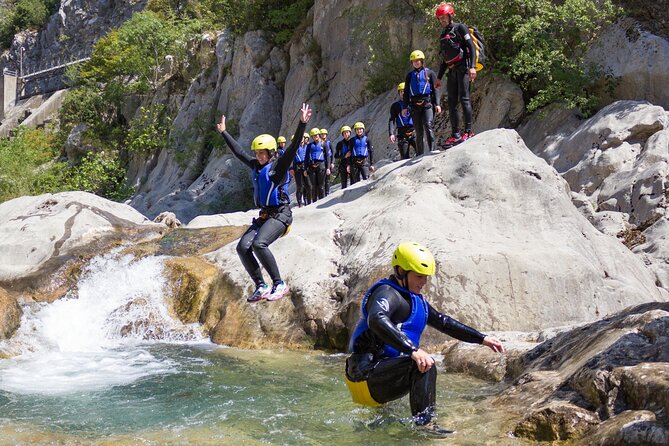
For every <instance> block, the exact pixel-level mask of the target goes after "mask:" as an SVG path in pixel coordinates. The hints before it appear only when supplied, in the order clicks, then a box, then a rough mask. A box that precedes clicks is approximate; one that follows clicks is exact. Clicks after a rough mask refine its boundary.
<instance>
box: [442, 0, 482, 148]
mask: <svg viewBox="0 0 669 446" xmlns="http://www.w3.org/2000/svg"><path fill="white" fill-rule="evenodd" d="M434 15H435V17H437V19H438V20H439V23H440V24H441V26H442V27H443V28H444V29H443V30H442V32H441V36H440V37H439V44H440V45H439V47H440V54H441V56H442V58H443V60H442V62H441V66H440V67H439V74H438V75H437V88H439V87H441V78H442V77H443V76H444V73H445V72H446V70H448V74H447V77H446V93H447V96H448V111H449V115H450V120H451V129H452V133H451V137H450V138H448V139H447V140H446V144H445V147H446V148H449V147H453V146H454V145H456V144H459V143H461V142H462V141H464V140H466V139H469V138H471V137H472V136H474V132H473V131H472V126H473V111H472V103H471V100H470V98H469V95H470V85H471V84H470V82H472V81H474V79H476V48H475V47H474V42H473V41H472V37H471V35H470V34H469V28H468V27H467V25H465V24H463V23H456V22H454V21H453V17H454V16H455V10H454V9H453V6H452V5H450V4H448V3H442V4H441V5H439V6H438V7H437V10H436V11H435V13H434ZM458 99H460V104H462V114H463V115H464V120H465V129H464V130H465V131H464V132H463V133H460V117H459V116H458V109H457V107H458Z"/></svg>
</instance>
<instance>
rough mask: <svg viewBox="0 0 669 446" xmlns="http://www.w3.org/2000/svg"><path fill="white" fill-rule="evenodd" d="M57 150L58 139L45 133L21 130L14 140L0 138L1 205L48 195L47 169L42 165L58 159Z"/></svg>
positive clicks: (22, 128) (42, 131)
mask: <svg viewBox="0 0 669 446" xmlns="http://www.w3.org/2000/svg"><path fill="white" fill-rule="evenodd" d="M55 147H56V140H55V136H54V135H53V134H51V133H48V132H45V131H44V130H32V129H27V128H25V127H19V129H18V131H17V134H16V136H15V137H14V138H0V202H2V201H6V200H11V199H12V198H16V197H20V196H22V195H36V194H40V193H43V192H45V189H44V186H45V185H48V184H50V181H48V180H47V179H46V178H47V176H48V175H46V174H45V171H46V170H48V169H45V168H40V166H43V165H44V164H45V163H48V162H49V161H52V160H54V159H55V158H56V156H57V155H58V153H59V151H58V150H56V149H55ZM54 183H55V184H57V181H55V182H54ZM47 189H48V187H47Z"/></svg>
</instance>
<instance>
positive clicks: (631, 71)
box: [586, 18, 669, 109]
mask: <svg viewBox="0 0 669 446" xmlns="http://www.w3.org/2000/svg"><path fill="white" fill-rule="evenodd" d="M586 62H587V63H591V64H594V65H595V66H600V67H601V69H603V71H604V72H605V73H607V74H609V75H610V76H612V77H613V79H614V80H615V82H616V84H615V88H614V95H613V98H610V97H609V98H607V99H608V100H609V101H613V100H616V99H631V100H645V101H650V102H651V103H653V104H657V105H659V106H662V107H664V108H665V109H667V108H669V89H667V88H666V86H667V85H669V41H667V40H666V39H663V38H662V37H658V36H656V35H653V34H651V33H649V32H647V31H645V30H643V29H642V28H641V26H640V25H639V23H637V22H636V21H635V20H633V19H630V18H624V19H621V20H620V21H618V23H616V24H615V25H612V26H611V27H609V29H607V30H606V31H605V32H604V33H603V34H602V36H601V37H600V38H599V39H598V41H597V43H596V44H594V45H593V46H592V47H591V48H590V49H589V50H588V52H587V55H586ZM663 86H664V87H663ZM602 92H603V93H606V89H605V88H602Z"/></svg>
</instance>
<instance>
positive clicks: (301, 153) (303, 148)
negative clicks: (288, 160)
mask: <svg viewBox="0 0 669 446" xmlns="http://www.w3.org/2000/svg"><path fill="white" fill-rule="evenodd" d="M306 156H307V145H306V144H301V145H300V146H299V147H298V148H297V153H295V164H302V163H303V162H304V161H305V157H306Z"/></svg>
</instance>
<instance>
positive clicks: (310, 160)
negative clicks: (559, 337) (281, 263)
mask: <svg viewBox="0 0 669 446" xmlns="http://www.w3.org/2000/svg"><path fill="white" fill-rule="evenodd" d="M435 15H436V16H437V18H438V19H439V21H440V23H441V24H442V26H444V30H443V32H442V35H441V41H442V54H443V56H444V62H443V63H442V67H441V69H440V70H439V74H438V75H435V74H434V72H432V71H430V70H429V69H428V68H427V67H425V63H424V62H425V56H424V54H423V53H422V52H421V51H419V50H416V51H413V52H412V53H411V57H410V59H411V63H412V65H413V70H412V71H411V72H410V73H408V74H407V76H406V79H405V81H404V82H403V83H401V84H399V85H398V88H397V89H398V93H399V94H400V97H401V99H400V100H399V101H398V102H397V103H395V104H393V107H391V120H390V123H389V133H390V140H391V142H393V143H394V142H397V143H398V145H399V146H400V153H401V154H402V158H408V156H409V147H410V146H411V143H412V142H413V143H415V144H414V145H413V147H414V149H415V151H416V154H417V155H422V154H423V153H424V150H425V146H424V141H423V139H424V137H425V138H426V139H427V145H428V148H429V149H430V150H434V144H435V141H434V134H433V130H432V120H433V116H434V113H440V112H441V107H440V105H439V99H440V95H439V88H440V82H441V81H440V80H441V78H442V76H443V74H444V73H445V72H446V70H448V80H447V91H448V101H449V109H450V111H451V122H452V125H453V134H452V136H451V138H449V140H448V141H450V142H451V143H452V144H456V143H458V142H461V141H462V140H465V139H467V138H469V137H471V136H472V135H473V133H472V113H471V104H470V101H469V85H470V81H472V80H474V79H475V78H476V69H475V68H472V67H473V65H472V64H473V63H474V61H475V60H474V58H473V55H472V52H473V51H474V49H473V47H472V45H471V42H470V37H469V31H468V29H467V27H466V26H464V25H462V24H457V23H454V22H453V21H452V18H453V16H454V15H455V14H454V11H453V7H452V6H451V5H449V4H442V5H440V6H439V7H438V9H437V11H436V14H435ZM458 97H459V98H460V102H461V104H462V106H463V110H464V116H465V131H464V133H460V132H459V129H458V119H457V117H456V116H457V115H456V113H455V107H456V101H457V99H458ZM433 109H434V111H433ZM311 114H312V110H311V108H310V107H309V105H308V104H302V107H301V109H300V122H299V124H298V126H297V129H296V130H295V134H294V136H293V137H292V138H291V142H290V145H289V146H288V147H286V142H287V141H286V139H285V138H284V137H282V136H280V137H279V138H278V141H277V139H275V138H274V137H273V136H271V135H268V134H262V135H258V136H257V137H255V138H254V139H253V141H252V143H251V150H252V151H253V153H254V156H251V155H249V154H248V153H246V152H245V151H244V150H243V149H242V147H241V146H240V145H239V143H238V142H237V141H236V140H235V139H234V138H233V137H232V136H231V135H230V134H229V133H228V132H227V130H226V123H225V116H221V121H220V122H219V123H218V124H217V126H216V127H217V129H218V131H219V132H220V133H221V134H222V135H223V138H224V139H225V142H226V143H227V145H228V146H229V147H230V149H231V150H232V152H233V154H234V155H235V156H236V157H237V158H238V159H239V160H240V161H241V162H242V163H244V164H245V165H246V166H248V167H249V168H250V169H251V172H252V181H253V198H254V201H255V203H256V205H257V206H258V207H259V208H260V211H259V215H258V217H257V218H254V219H253V221H252V223H251V226H250V227H249V228H248V229H247V230H246V232H245V233H244V234H243V235H242V237H241V238H240V239H239V242H238V243H237V253H238V255H239V258H240V259H241V262H242V264H243V265H244V268H245V269H246V271H247V273H248V274H249V276H250V277H251V279H252V280H253V282H254V285H255V289H254V291H253V293H252V294H250V295H249V296H248V297H247V299H246V300H247V301H248V302H251V303H254V302H258V301H261V300H263V299H266V300H268V301H274V300H277V299H280V298H282V297H284V296H286V295H287V294H288V292H289V287H288V285H287V284H286V283H285V282H284V281H283V280H282V278H281V275H280V273H279V268H278V266H277V263H276V260H275V258H274V256H273V254H272V253H271V252H270V250H269V245H270V244H272V243H273V242H274V241H276V240H277V239H279V238H280V237H282V236H284V235H285V234H287V233H288V231H289V230H290V226H291V224H292V221H293V215H292V211H291V208H290V198H289V193H288V185H289V183H290V178H291V175H292V176H293V177H294V178H295V180H296V183H297V187H298V192H297V201H298V205H300V206H301V205H305V204H309V203H310V202H314V201H316V200H318V199H320V198H323V197H324V196H325V195H326V194H327V190H328V189H327V187H328V186H327V183H328V182H327V177H328V176H329V175H330V174H331V173H332V172H333V169H334V159H337V160H339V165H338V167H337V169H338V173H339V175H340V178H341V184H342V188H345V187H346V186H347V182H348V178H349V177H350V180H351V184H353V183H355V182H357V181H359V180H360V179H361V178H362V179H367V177H368V176H369V170H372V171H373V169H374V168H373V167H372V165H371V163H372V161H373V159H372V155H373V147H372V143H371V140H370V138H369V137H368V136H367V135H366V134H365V125H364V124H363V123H362V122H356V123H355V124H354V125H353V129H351V128H350V127H349V126H346V125H345V126H343V127H342V128H341V135H342V139H341V141H339V142H338V143H337V145H336V147H335V150H334V151H333V150H332V146H331V144H330V141H328V139H327V135H328V132H327V130H326V129H319V128H316V127H314V128H312V129H311V131H310V132H309V133H305V129H306V125H307V123H308V122H309V120H310V119H311ZM352 130H353V132H354V133H352ZM413 130H415V135H412V133H413V132H412V131H413ZM414 138H415V140H414ZM448 141H447V143H448ZM333 157H334V159H333ZM260 265H262V267H263V268H265V270H266V271H267V273H268V274H269V276H270V277H271V279H272V284H271V285H269V284H267V283H265V280H264V278H263V275H262V271H261V268H260ZM391 266H392V270H393V273H392V274H391V275H390V276H389V277H388V279H383V280H380V281H378V282H377V283H375V284H374V285H372V287H371V288H370V289H369V290H368V291H367V293H366V294H365V296H364V297H363V298H362V302H361V318H360V321H359V322H358V324H357V326H356V328H355V330H354V331H353V333H352V335H351V338H350V343H349V353H350V354H351V355H350V356H349V357H348V359H347V361H346V370H345V372H346V373H345V382H346V384H347V386H348V389H349V391H350V393H351V396H352V398H353V401H355V402H357V403H360V404H363V405H368V406H380V405H382V404H384V403H386V402H389V401H392V400H395V399H398V398H401V397H402V396H404V395H406V394H407V393H408V394H409V395H410V406H411V413H412V420H413V421H414V423H415V424H416V425H417V426H427V428H428V429H429V430H430V431H431V432H433V433H436V434H439V435H442V434H449V433H451V431H449V430H447V429H443V428H441V427H439V426H438V425H437V424H436V423H435V422H434V416H435V405H436V397H435V395H436V377H437V375H436V366H435V361H434V358H433V357H432V356H431V355H430V354H429V353H428V352H427V351H425V350H423V348H421V344H420V340H421V336H422V334H423V331H424V330H425V328H426V327H427V326H428V325H430V326H432V327H434V328H436V329H437V330H439V331H441V332H443V333H445V334H448V335H450V336H453V337H455V338H456V339H460V340H462V341H465V342H472V343H479V344H483V345H486V346H488V347H489V348H491V349H492V350H493V351H496V352H500V353H501V352H503V351H504V346H503V345H502V343H501V341H500V340H499V339H497V338H495V337H492V336H487V335H485V334H482V333H480V332H479V331H477V330H475V329H473V328H471V327H468V326H467V325H464V324H462V323H461V322H458V321H456V320H455V319H452V318H451V317H449V316H447V315H445V314H443V313H440V312H438V311H437V310H436V309H434V308H433V307H432V306H431V305H430V304H429V303H428V301H427V299H426V298H425V297H424V296H423V295H422V294H421V291H422V289H423V288H424V286H425V285H426V284H427V282H428V280H429V278H430V276H432V275H434V274H435V272H436V262H435V259H434V257H433V256H432V254H431V253H430V251H429V250H428V249H427V248H426V247H424V246H422V245H420V244H418V243H414V242H403V243H400V244H399V245H398V246H397V248H396V249H395V251H394V253H393V256H392V261H391Z"/></svg>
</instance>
